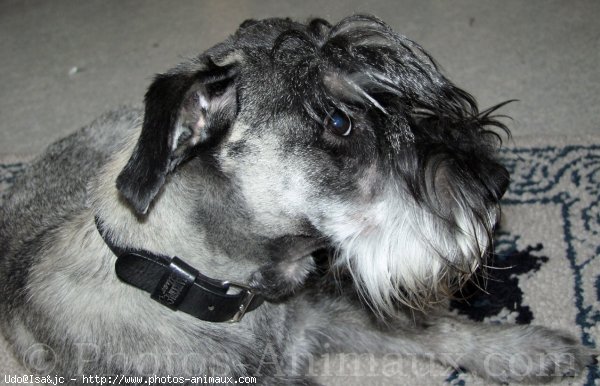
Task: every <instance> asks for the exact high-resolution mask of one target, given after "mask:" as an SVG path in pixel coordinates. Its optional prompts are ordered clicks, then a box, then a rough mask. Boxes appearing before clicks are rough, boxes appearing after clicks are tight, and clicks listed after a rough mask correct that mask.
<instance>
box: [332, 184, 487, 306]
mask: <svg viewBox="0 0 600 386" xmlns="http://www.w3.org/2000/svg"><path fill="white" fill-rule="evenodd" d="M402 197H406V195H405V194H402V195H401V194H398V193H395V194H394V193H393V189H387V192H386V193H384V194H383V195H382V197H381V198H380V199H379V200H376V201H375V203H369V204H363V205H349V204H348V203H343V204H342V203H336V204H333V205H331V206H329V211H328V213H327V219H326V220H323V224H322V225H323V226H324V227H325V229H326V232H327V234H328V235H330V236H331V238H332V241H333V243H334V246H335V247H336V250H337V256H336V258H335V260H334V267H337V268H345V269H347V270H348V271H349V272H350V273H351V275H352V277H353V279H354V281H355V283H356V285H357V287H358V290H359V291H360V293H361V295H362V296H364V297H365V298H366V299H367V301H368V304H370V305H371V307H372V308H373V309H374V311H376V312H377V313H379V314H380V315H390V314H393V313H395V312H396V310H397V308H398V304H399V303H401V304H404V305H408V306H410V307H413V308H417V309H423V308H425V307H427V306H428V305H430V304H432V303H435V302H439V301H440V300H443V299H445V298H447V296H444V295H450V294H451V291H453V290H455V289H456V288H455V287H456V284H461V283H463V282H464V281H465V280H466V279H467V278H468V277H469V276H470V275H471V274H472V273H473V272H474V271H475V269H476V268H477V267H478V266H480V264H481V263H482V260H483V258H484V257H485V254H486V252H487V249H488V246H489V245H490V242H491V240H490V236H489V232H488V230H489V229H492V227H493V225H494V224H495V220H496V209H493V210H492V211H491V213H490V214H489V216H488V218H486V219H485V221H486V222H488V223H487V224H482V223H480V222H479V221H478V220H477V219H476V217H475V216H474V214H473V211H472V210H470V209H469V208H465V207H464V206H462V205H459V201H458V200H454V201H455V202H453V205H455V207H456V208H458V209H455V210H454V211H453V212H452V216H453V217H454V218H453V219H452V220H453V222H454V225H451V224H452V223H451V222H448V221H445V220H443V219H442V218H441V217H439V216H438V215H434V214H432V213H430V212H429V211H428V210H427V209H425V208H424V207H420V206H418V205H416V204H414V203H412V202H407V201H405V200H403V199H402Z"/></svg>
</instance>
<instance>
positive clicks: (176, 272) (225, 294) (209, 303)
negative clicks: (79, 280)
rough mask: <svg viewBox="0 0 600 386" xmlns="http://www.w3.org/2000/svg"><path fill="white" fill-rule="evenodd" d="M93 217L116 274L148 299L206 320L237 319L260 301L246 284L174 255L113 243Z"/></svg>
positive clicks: (235, 320)
mask: <svg viewBox="0 0 600 386" xmlns="http://www.w3.org/2000/svg"><path fill="white" fill-rule="evenodd" d="M94 220H95V223H96V229H98V232H99V233H100V235H101V236H102V239H103V240H104V242H105V243H106V245H108V247H109V248H110V250H111V251H112V252H113V253H114V254H115V255H116V256H117V261H116V263H115V273H116V274H117V277H118V278H119V279H120V280H121V281H123V282H125V283H127V284H129V285H132V286H134V287H136V288H138V289H141V290H143V291H146V292H149V293H150V294H151V296H150V297H151V298H152V299H154V300H156V301H157V302H159V303H160V304H162V305H164V306H166V307H169V308H170V309H172V310H177V311H181V312H185V313H186V314H190V315H192V316H194V317H196V318H198V319H201V320H205V321H208V322H239V321H240V320H241V319H242V317H243V316H244V314H245V313H246V312H249V311H252V310H254V309H256V308H257V307H258V306H260V305H261V304H262V303H263V300H264V299H263V297H262V296H260V295H259V294H257V293H256V292H255V291H254V290H253V289H252V288H250V287H248V286H247V285H244V284H240V283H235V282H231V281H222V280H217V279H213V278H210V277H207V276H204V275H203V274H201V273H200V272H199V271H198V270H196V269H195V268H193V267H192V266H190V265H188V264H186V263H185V262H184V261H183V260H182V259H180V258H178V257H167V256H164V255H159V254H155V253H153V252H150V251H147V250H141V249H129V248H122V247H119V246H116V245H114V244H112V243H111V242H110V240H109V239H108V237H107V231H106V229H105V228H104V226H103V224H102V222H101V221H100V220H99V219H98V217H95V219H94ZM236 290H237V291H236ZM230 292H234V293H230Z"/></svg>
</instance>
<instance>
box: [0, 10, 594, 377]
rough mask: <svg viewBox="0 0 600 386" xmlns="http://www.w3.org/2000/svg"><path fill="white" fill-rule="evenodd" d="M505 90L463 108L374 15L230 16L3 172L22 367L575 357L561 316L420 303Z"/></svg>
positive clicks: (486, 154) (496, 361) (439, 276)
mask: <svg viewBox="0 0 600 386" xmlns="http://www.w3.org/2000/svg"><path fill="white" fill-rule="evenodd" d="M499 106H500V105H499ZM499 106H496V107H494V108H491V109H488V110H486V111H483V112H480V111H479V110H478V107H477V104H476V102H475V100H474V99H473V97H472V96H470V95H469V94H468V93H466V92H465V91H463V90H461V89H460V88H457V87H456V86H455V85H454V84H452V83H451V82H450V81H449V80H448V79H447V78H446V77H445V76H444V75H442V74H441V73H440V71H439V70H438V68H437V67H436V64H435V63H434V61H433V60H432V58H431V57H430V56H429V55H428V54H427V53H426V52H425V51H424V50H423V49H422V48H421V47H420V46H419V45H417V44H416V43H414V42H413V41H411V40H409V39H407V38H405V37H403V36H401V35H398V34H396V33H395V32H393V31H392V30H391V29H390V28H389V27H388V26H387V25H386V24H384V23H383V22H382V21H380V20H379V19H377V18H375V17H371V16H352V17H348V18H346V19H344V20H342V21H341V22H339V23H338V24H336V25H331V24H329V23H328V22H326V21H324V20H321V19H315V20H312V21H310V22H308V23H306V24H300V23H296V22H293V21H291V20H289V19H268V20H262V21H254V20H249V21H246V22H244V23H243V24H242V25H241V26H240V28H239V29H238V31H237V32H236V33H235V34H234V35H232V36H231V37H229V38H228V39H227V40H225V41H224V42H223V43H221V44H218V45H216V46H214V47H213V48H211V49H209V50H208V51H206V52H205V53H203V54H201V55H199V56H198V57H196V58H194V59H192V60H189V61H187V62H185V63H183V64H181V65H179V66H177V67H175V68H173V69H171V70H170V71H167V72H166V73H164V74H161V75H158V76H156V78H155V79H154V81H153V83H152V84H151V85H150V87H149V89H148V91H147V93H146V96H145V109H144V110H143V111H138V110H136V109H121V110H118V111H116V112H112V113H109V114H107V115H105V116H103V117H102V118H99V119H98V120H96V121H95V122H94V123H92V124H91V125H90V126H88V127H85V128H83V129H82V130H80V131H78V132H76V133H75V134H73V135H71V136H69V137H67V138H65V139H63V140H61V141H59V142H57V143H55V144H53V145H51V146H50V147H49V148H48V150H47V151H46V152H45V154H43V155H42V156H41V157H40V158H39V159H38V160H37V161H36V162H34V163H32V164H31V166H30V167H29V168H28V170H27V171H26V172H25V173H24V176H23V177H22V178H21V179H20V180H19V181H18V182H17V183H16V184H15V186H14V188H13V190H12V197H11V198H10V199H9V200H8V202H7V203H6V205H5V207H4V208H3V209H2V210H3V213H2V219H1V225H0V243H1V252H0V253H1V260H0V289H1V293H2V299H1V301H0V302H1V310H2V313H1V315H2V316H1V320H2V329H3V331H4V333H5V334H6V335H7V339H8V340H9V342H10V344H11V345H12V347H13V348H14V350H15V352H16V353H17V355H18V356H19V357H20V358H21V359H22V360H23V361H24V363H25V365H26V366H27V367H28V368H29V369H30V370H32V371H35V372H37V373H39V374H47V375H52V376H56V377H63V378H60V379H62V380H63V381H65V382H66V383H72V384H81V383H86V382H88V383H89V382H90V379H89V376H91V375H93V374H96V375H117V374H125V375H131V376H137V375H139V376H141V377H144V378H139V379H138V378H135V379H137V380H135V379H130V378H128V379H126V380H125V382H123V383H130V384H137V383H143V382H146V383H145V384H148V383H155V384H165V383H167V384H168V383H173V382H172V380H165V379H166V378H165V376H167V375H168V376H169V377H170V376H181V377H183V378H180V379H179V380H178V381H182V382H183V383H188V384H193V383H195V382H196V381H195V380H194V378H193V376H202V375H204V376H217V375H223V376H228V377H243V376H255V377H256V379H257V380H258V381H259V382H260V383H261V384H298V385H307V384H314V383H315V380H314V378H313V377H312V376H311V374H309V372H308V371H307V366H308V364H309V362H310V358H312V357H315V356H317V355H320V354H323V353H326V352H353V353H370V354H371V353H372V354H376V353H380V354H385V353H395V354H398V355H400V354H408V355H416V356H422V357H425V358H433V359H435V360H436V361H438V362H440V363H442V364H444V365H449V366H452V367H454V368H460V369H466V370H469V371H473V372H475V373H477V374H479V375H481V376H482V377H485V378H488V379H491V380H494V381H498V382H509V381H528V382H530V381H533V382H537V381H546V380H548V379H554V377H556V376H562V375H574V374H577V373H579V372H580V371H581V370H582V368H584V367H585V366H586V365H587V364H589V363H590V362H591V361H592V359H593V354H594V353H593V352H591V351H590V350H588V349H587V348H585V347H583V346H582V345H580V344H579V343H578V342H576V340H575V339H573V338H571V337H570V336H568V335H567V334H565V333H562V332H557V331H553V330H549V329H546V328H544V327H535V326H514V325H493V326H492V325H485V324H482V323H474V322H470V321H466V320H463V319H460V318H458V317H455V316H452V315H450V314H449V313H447V312H446V313H445V312H443V311H441V310H439V309H437V308H434V307H433V305H435V304H436V303H441V304H443V300H444V299H446V298H447V295H449V294H452V293H453V291H455V290H456V289H457V288H458V287H459V286H460V285H461V284H462V283H464V282H465V281H466V280H467V279H468V278H469V276H470V275H471V274H472V273H473V272H474V271H475V270H476V269H477V268H478V267H481V266H482V265H483V264H484V261H485V258H486V254H487V253H488V251H489V249H490V246H491V243H492V239H491V238H492V231H493V228H494V226H495V224H496V222H497V221H498V216H499V206H498V203H499V200H500V198H501V196H502V195H503V193H504V191H505V189H506V187H507V185H508V181H509V176H508V174H507V171H506V169H505V168H504V167H503V166H502V165H501V164H500V163H499V162H498V161H497V160H496V159H495V152H496V150H497V147H498V146H499V138H498V137H499V135H498V133H497V132H498V131H500V132H502V131H504V130H506V128H505V126H504V125H503V124H502V123H501V122H500V121H499V120H498V117H497V116H494V111H495V110H496V108H497V107H499ZM442 308H443V307H442ZM224 322H229V323H224ZM515 358H520V359H519V360H515ZM85 377H88V378H85ZM141 379H143V381H141ZM206 379H207V378H204V380H203V381H204V382H206ZM208 379H213V378H208ZM227 379H229V380H230V381H231V380H233V379H235V378H227ZM213 380H214V379H213ZM92 381H93V379H92ZM95 382H100V381H99V380H98V378H95ZM198 382H202V380H199V381H198Z"/></svg>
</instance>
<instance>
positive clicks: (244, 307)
mask: <svg viewBox="0 0 600 386" xmlns="http://www.w3.org/2000/svg"><path fill="white" fill-rule="evenodd" d="M222 284H223V286H224V287H225V288H231V287H234V288H238V289H240V290H241V292H245V293H246V294H245V295H244V298H243V300H242V302H241V303H240V307H239V310H238V312H236V313H235V315H233V318H231V319H230V320H229V323H237V322H239V321H240V320H242V318H243V317H244V315H246V311H248V307H249V306H250V304H251V303H252V300H254V297H255V296H256V293H255V292H254V289H252V287H250V286H248V285H246V284H242V283H238V282H234V281H230V280H226V281H224V282H223V283H222Z"/></svg>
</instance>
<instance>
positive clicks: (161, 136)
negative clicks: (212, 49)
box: [117, 60, 237, 214]
mask: <svg viewBox="0 0 600 386" xmlns="http://www.w3.org/2000/svg"><path fill="white" fill-rule="evenodd" d="M235 74H236V66H235V64H229V65H226V66H217V65H215V64H214V63H213V62H212V61H211V60H207V61H206V62H205V63H203V64H202V69H200V70H197V71H183V72H172V73H167V74H162V75H158V76H157V77H156V78H155V80H154V82H153V83H152V84H151V85H150V87H149V89H148V91H147V93H146V97H145V112H144V121H143V125H142V132H141V134H140V137H139V139H138V142H137V145H136V147H135V149H134V150H133V154H132V155H131V158H130V159H129V161H128V163H127V165H126V166H125V167H124V168H123V170H122V171H121V173H120V174H119V176H118V178H117V189H118V190H119V191H120V192H121V194H122V195H123V197H124V198H125V199H126V200H127V201H128V202H129V203H130V204H131V206H132V207H133V209H134V210H135V211H136V213H137V214H145V213H146V212H147V211H148V208H149V207H150V204H151V203H152V201H153V200H154V198H155V197H156V195H157V194H158V192H159V191H160V189H161V187H162V186H163V184H164V183H165V179H166V177H167V175H168V174H169V173H170V172H171V171H173V170H174V169H175V168H176V167H177V165H179V164H180V163H181V162H182V161H184V160H185V159H186V158H187V157H188V156H189V154H190V153H191V150H192V149H194V148H196V147H197V146H202V145H206V144H208V143H210V142H212V141H215V140H216V139H217V138H219V137H220V135H219V133H221V132H223V131H224V129H226V128H228V127H229V126H230V125H231V124H232V121H233V119H234V118H235V114H236V112H237V105H236V91H235V83H234V80H235Z"/></svg>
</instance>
